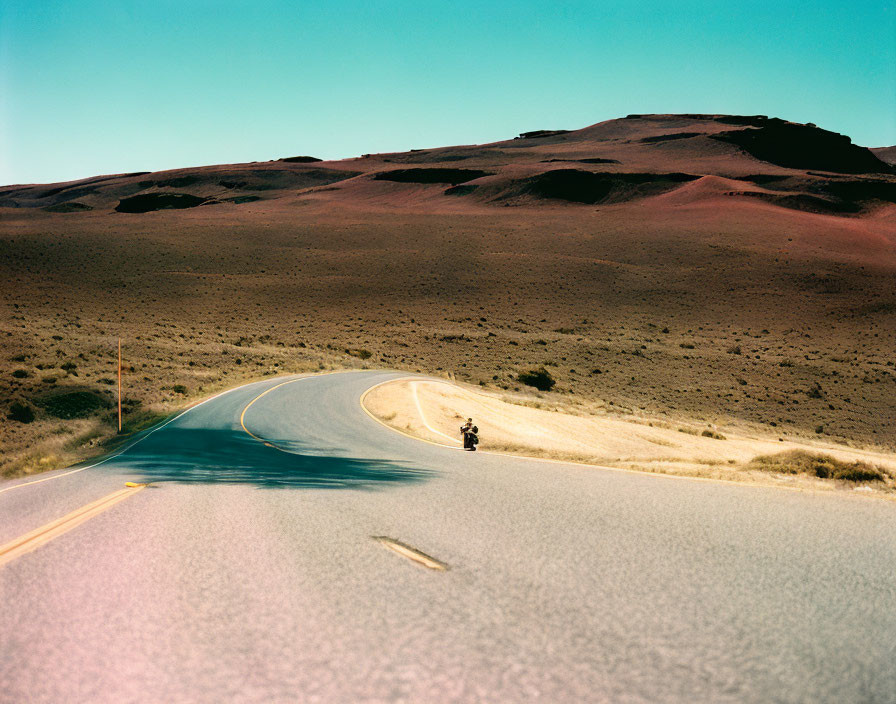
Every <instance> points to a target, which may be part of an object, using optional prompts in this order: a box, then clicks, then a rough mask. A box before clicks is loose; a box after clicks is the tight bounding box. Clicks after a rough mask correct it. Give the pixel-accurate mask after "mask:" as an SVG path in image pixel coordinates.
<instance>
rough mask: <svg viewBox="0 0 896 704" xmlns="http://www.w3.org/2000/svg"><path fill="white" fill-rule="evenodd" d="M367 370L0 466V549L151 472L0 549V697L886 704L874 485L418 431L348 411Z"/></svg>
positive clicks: (886, 519)
mask: <svg viewBox="0 0 896 704" xmlns="http://www.w3.org/2000/svg"><path fill="white" fill-rule="evenodd" d="M393 376H396V375H392V374H389V373H382V372H369V373H346V374H333V375H324V376H318V377H309V378H305V379H302V380H301V381H295V382H293V383H288V384H285V385H282V386H279V388H276V389H274V390H272V391H270V392H269V393H267V394H265V395H264V396H262V397H261V398H258V399H257V400H256V401H255V402H254V403H253V404H252V405H251V407H250V408H249V409H248V410H247V411H246V412H245V417H244V419H243V420H244V422H245V425H246V427H247V428H248V430H250V431H251V432H252V433H253V434H255V435H257V436H258V437H260V438H262V439H263V440H265V441H267V442H269V443H272V444H274V445H275V446H276V447H269V446H266V445H265V444H264V442H262V441H261V440H258V439H256V438H253V437H252V436H251V435H249V434H248V433H246V432H245V431H244V430H243V428H242V426H241V424H240V416H241V414H242V413H243V410H244V409H245V407H246V405H247V404H249V403H250V402H251V401H252V400H253V399H255V398H256V397H258V396H259V394H261V393H262V392H263V391H265V390H267V389H270V388H273V387H274V386H276V385H278V384H282V382H283V379H279V380H270V381H265V382H261V383H258V384H252V385H249V386H246V387H242V388H240V389H237V390H234V391H232V392H229V393H226V394H224V395H222V396H220V397H217V398H214V399H212V400H210V401H208V402H206V403H204V404H202V405H200V406H198V407H196V408H194V409H192V410H190V411H188V412H187V413H186V414H184V415H183V416H181V417H179V418H178V419H176V420H175V421H173V422H171V423H169V424H168V425H166V426H165V427H163V428H161V429H158V430H156V431H155V432H153V433H152V434H150V435H148V436H146V437H145V438H144V439H143V440H141V441H140V442H138V443H137V444H136V445H134V446H132V447H131V448H130V449H129V450H127V451H125V452H124V453H123V454H122V455H120V456H118V457H115V458H113V459H111V460H108V461H106V462H104V463H103V464H100V465H98V466H96V467H93V468H91V469H86V470H84V471H81V472H77V473H74V474H66V475H65V476H61V475H62V474H64V473H63V472H56V473H52V474H48V475H41V476H40V477H38V478H39V479H43V478H45V477H47V476H52V477H55V478H54V479H51V480H49V481H43V482H40V483H37V484H29V485H27V486H21V487H20V488H16V489H11V490H9V488H10V487H12V486H16V485H17V484H22V483H23V482H26V481H33V480H34V478H33V477H32V478H30V479H26V480H20V481H18V482H6V483H3V484H0V544H2V543H4V542H6V541H8V540H11V539H12V538H15V537H17V536H19V535H21V534H23V533H26V532H28V531H30V530H34V529H35V528H38V527H40V526H42V525H43V524H45V523H47V522H49V521H52V520H54V519H57V518H59V517H61V516H63V515H65V514H66V513H68V512H70V511H73V510H75V509H77V508H78V507H80V506H83V505H85V504H88V503H89V502H91V501H94V500H96V499H98V498H100V497H102V496H104V495H106V494H108V493H110V492H113V491H116V490H118V489H120V488H122V486H123V482H125V481H128V480H131V481H140V482H147V481H151V482H153V486H152V487H150V488H147V489H144V490H142V491H139V492H138V493H136V494H134V495H133V496H131V497H130V498H127V499H126V500H124V501H122V502H121V503H118V504H116V505H115V506H113V507H112V508H110V509H109V510H108V511H105V512H104V513H102V514H100V515H98V516H96V517H94V518H92V519H91V520H89V521H87V522H86V523H83V524H82V525H80V526H78V527H77V528H75V529H73V530H72V531H70V532H68V533H66V534H64V535H62V536H60V537H58V538H56V539H54V540H52V541H51V542H49V543H47V544H46V545H44V546H42V547H40V548H38V549H37V550H35V551H33V552H31V553H28V554H26V555H23V556H21V557H19V558H17V559H16V560H14V561H12V562H9V563H7V564H6V565H3V566H0V701H2V702H4V703H5V702H15V703H19V702H224V701H227V702H231V701H232V702H244V701H258V702H380V701H382V702H393V701H394V702H404V701H407V702H455V701H457V702H478V701H483V702H516V701H521V702H522V701H524V702H530V701H544V702H602V701H608V702H763V703H765V702H837V703H838V704H839V703H841V702H856V703H861V702H869V703H870V702H880V703H892V702H896V574H894V564H896V506H894V505H893V504H892V503H889V502H885V501H874V500H867V499H860V498H858V497H844V496H832V495H826V494H813V493H803V492H792V491H784V490H775V489H766V488H757V487H749V486H739V485H734V484H723V483H717V482H700V481H693V480H681V479H673V478H668V477H662V476H649V475H640V474H633V473H625V472H614V471H609V470H600V469H594V468H587V467H581V466H575V465H563V464H551V463H543V462H536V461H527V460H523V459H516V458H509V457H504V456H498V455H489V454H486V453H475V454H474V453H465V452H463V451H461V450H456V449H449V448H442V447H437V446H433V445H429V444H426V443H423V442H420V441H417V440H413V439H411V438H407V437H404V436H402V435H400V434H398V433H396V432H394V431H391V430H389V429H387V428H385V427H383V426H382V425H380V424H379V423H377V422H376V421H374V420H373V419H371V418H369V417H368V416H367V415H366V414H365V413H364V412H363V411H362V409H361V408H360V405H359V403H358V401H359V398H360V396H361V394H362V392H363V391H364V390H365V389H367V388H368V387H370V386H372V385H373V384H375V383H378V382H380V381H383V380H385V379H388V378H391V377H393ZM459 411H460V412H461V414H463V410H462V409H459ZM482 438H483V445H484V446H485V447H487V445H488V429H487V428H483V432H482ZM277 448H281V449H277ZM284 450H285V451H284ZM375 536H388V537H390V538H393V539H396V540H399V541H402V542H403V543H405V544H407V545H410V546H412V547H414V548H416V549H418V550H420V551H423V552H424V553H427V554H428V555H431V556H433V557H434V558H437V559H438V560H440V561H442V562H445V563H447V564H448V565H449V569H448V570H447V571H443V572H439V571H434V570H428V569H426V568H424V567H421V566H420V565H418V564H415V563H414V562H411V561H410V560H407V559H406V558H404V557H402V556H400V555H397V554H395V553H394V552H392V551H390V550H387V549H386V548H385V547H383V545H382V544H381V543H380V542H378V541H376V540H374V539H373V538H374V537H375Z"/></svg>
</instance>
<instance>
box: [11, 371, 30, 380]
mask: <svg viewBox="0 0 896 704" xmlns="http://www.w3.org/2000/svg"><path fill="white" fill-rule="evenodd" d="M12 375H13V376H14V377H15V378H16V379H27V378H28V372H27V371H25V370H24V369H16V370H15V371H14V372H13V373H12Z"/></svg>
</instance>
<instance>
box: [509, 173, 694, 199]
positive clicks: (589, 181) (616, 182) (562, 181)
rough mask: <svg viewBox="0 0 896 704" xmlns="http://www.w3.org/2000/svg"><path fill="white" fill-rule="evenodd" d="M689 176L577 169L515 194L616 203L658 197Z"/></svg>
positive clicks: (531, 181) (539, 179) (534, 181)
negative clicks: (651, 196) (598, 171)
mask: <svg viewBox="0 0 896 704" xmlns="http://www.w3.org/2000/svg"><path fill="white" fill-rule="evenodd" d="M697 178H699V176H693V175H691V174H681V173H671V174H646V173H595V172H593V171H581V170H579V169H555V170H554V171H546V172H544V173H542V174H538V175H536V176H532V177H530V178H527V179H525V180H523V181H522V182H521V183H520V185H519V188H518V190H517V193H513V192H511V193H509V194H508V195H530V196H534V197H536V198H552V199H556V200H565V201H570V202H573V203H588V204H595V203H610V202H614V203H620V202H623V201H627V200H632V199H634V198H642V197H645V196H650V195H658V194H660V193H665V192H666V191H669V190H672V189H673V188H677V187H678V186H680V185H681V184H682V183H686V182H688V181H694V180H696V179H697Z"/></svg>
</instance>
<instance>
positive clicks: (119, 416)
mask: <svg viewBox="0 0 896 704" xmlns="http://www.w3.org/2000/svg"><path fill="white" fill-rule="evenodd" d="M118 432H119V433H120V432H121V338H120V337H119V338H118Z"/></svg>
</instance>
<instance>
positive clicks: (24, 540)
mask: <svg viewBox="0 0 896 704" xmlns="http://www.w3.org/2000/svg"><path fill="white" fill-rule="evenodd" d="M145 488H146V484H133V483H132V482H129V483H128V486H127V488H125V489H119V490H118V491H113V492H112V493H111V494H109V495H107V496H104V497H103V498H101V499H97V500H96V501H94V502H92V503H89V504H87V505H86V506H82V507H81V508H79V509H76V510H74V511H72V512H71V513H69V514H68V515H66V516H63V517H62V518H59V519H57V520H55V521H52V522H51V523H47V524H46V525H44V526H41V527H40V528H37V529H35V530H33V531H31V532H30V533H26V534H25V535H22V536H19V537H18V538H15V539H14V540H11V541H10V542H8V543H6V545H2V546H0V566H2V565H5V564H6V563H7V562H12V561H13V560H15V559H16V558H17V557H21V556H22V555H24V554H25V553H29V552H31V551H32V550H36V549H37V548H39V547H40V546H41V545H45V544H46V543H48V542H50V541H51V540H53V538H58V537H59V536H60V535H63V534H64V533H68V532H69V531H70V530H72V529H73V528H76V527H77V526H79V525H81V524H82V523H84V522H85V521H89V520H90V519H91V518H93V517H94V516H98V515H99V514H101V513H102V512H103V511H106V510H107V509H109V508H112V506H114V505H115V504H117V503H118V502H119V501H124V500H125V499H126V498H128V497H129V496H133V495H134V494H136V493H137V492H138V491H141V490H142V489H145Z"/></svg>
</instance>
